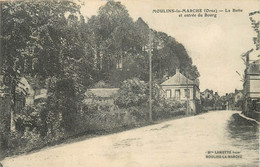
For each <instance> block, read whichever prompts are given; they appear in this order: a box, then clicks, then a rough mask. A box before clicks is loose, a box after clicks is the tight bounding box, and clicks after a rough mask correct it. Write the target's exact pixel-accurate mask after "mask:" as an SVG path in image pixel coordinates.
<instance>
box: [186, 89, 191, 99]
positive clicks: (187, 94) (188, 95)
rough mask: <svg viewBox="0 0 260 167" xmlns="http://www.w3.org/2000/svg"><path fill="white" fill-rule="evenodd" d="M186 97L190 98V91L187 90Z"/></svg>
mask: <svg viewBox="0 0 260 167" xmlns="http://www.w3.org/2000/svg"><path fill="white" fill-rule="evenodd" d="M185 97H188V98H190V89H185Z"/></svg>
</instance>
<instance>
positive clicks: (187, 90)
mask: <svg viewBox="0 0 260 167" xmlns="http://www.w3.org/2000/svg"><path fill="white" fill-rule="evenodd" d="M186 82H187V88H186V97H187V114H189V106H190V105H189V95H188V93H189V94H190V91H189V85H188V83H189V82H188V77H187V76H186Z"/></svg>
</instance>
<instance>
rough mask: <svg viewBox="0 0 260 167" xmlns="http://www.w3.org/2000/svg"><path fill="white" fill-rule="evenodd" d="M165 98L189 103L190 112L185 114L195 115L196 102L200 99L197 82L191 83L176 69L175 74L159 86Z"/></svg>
mask: <svg viewBox="0 0 260 167" xmlns="http://www.w3.org/2000/svg"><path fill="white" fill-rule="evenodd" d="M161 87H162V89H163V90H164V92H165V94H166V98H168V99H172V100H176V101H180V102H187V101H188V103H189V107H190V111H188V113H186V114H195V113H196V100H199V99H200V89H199V82H198V81H193V80H190V79H188V78H187V77H185V76H184V75H183V74H181V73H180V70H179V69H176V74H175V75H174V76H172V77H170V78H169V79H168V80H166V81H165V82H163V83H162V84H161Z"/></svg>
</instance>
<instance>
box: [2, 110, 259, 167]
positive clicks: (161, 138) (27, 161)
mask: <svg viewBox="0 0 260 167" xmlns="http://www.w3.org/2000/svg"><path fill="white" fill-rule="evenodd" d="M234 113H236V112H234V111H212V112H209V113H205V114H201V115H197V116H191V117H185V118H181V119H176V120H172V121H167V122H163V123H160V124H156V125H151V126H146V127H142V128H138V129H133V130H129V131H125V132H120V133H117V134H111V135H106V136H100V137H95V138H91V139H86V140H84V141H79V142H75V143H69V144H62V145H58V146H54V147H49V148H45V149H42V150H40V151H38V152H35V153H31V154H28V155H20V156H17V157H11V158H6V159H4V160H3V161H2V164H3V166H4V167H134V166H135V167H174V166H176V167H185V166H187V167H196V166H205V167H210V166H247V167H251V166H258V164H259V158H258V148H257V147H258V137H257V133H258V127H256V128H255V127H252V126H251V125H243V126H240V125H239V124H237V123H236V122H234V119H233V117H232V114H234ZM256 129H257V130H256ZM208 151H212V152H210V153H208ZM220 151H222V153H221V152H220ZM223 151H224V152H223ZM229 152H232V153H231V154H230V153H229ZM234 152H235V153H234ZM234 154H235V155H234ZM207 155H210V156H211V158H206V156H207ZM231 155H233V158H231V157H229V158H228V156H231ZM214 156H215V158H213V157H214ZM234 156H236V157H240V158H234ZM217 157H221V158H217Z"/></svg>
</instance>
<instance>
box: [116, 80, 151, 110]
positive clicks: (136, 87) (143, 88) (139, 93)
mask: <svg viewBox="0 0 260 167" xmlns="http://www.w3.org/2000/svg"><path fill="white" fill-rule="evenodd" d="M147 100H148V88H147V84H146V83H144V82H142V81H140V80H139V79H138V78H133V79H128V80H126V81H124V82H123V84H122V86H121V87H120V89H119V91H118V96H117V97H116V98H115V101H114V103H115V104H116V105H117V106H118V107H119V108H128V107H134V106H140V105H142V104H143V103H147Z"/></svg>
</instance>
